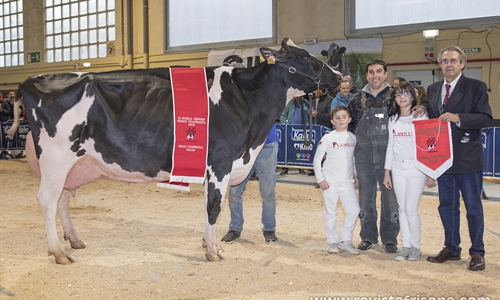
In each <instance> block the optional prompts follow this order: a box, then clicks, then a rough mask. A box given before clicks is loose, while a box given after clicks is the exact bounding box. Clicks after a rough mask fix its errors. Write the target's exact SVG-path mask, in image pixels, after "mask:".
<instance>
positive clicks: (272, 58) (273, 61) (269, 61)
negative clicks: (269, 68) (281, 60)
mask: <svg viewBox="0 0 500 300" xmlns="http://www.w3.org/2000/svg"><path fill="white" fill-rule="evenodd" d="M275 63H276V59H275V58H274V56H273V55H270V56H269V57H268V58H267V64H268V65H274V64H275Z"/></svg>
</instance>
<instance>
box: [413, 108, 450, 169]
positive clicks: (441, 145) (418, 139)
mask: <svg viewBox="0 0 500 300" xmlns="http://www.w3.org/2000/svg"><path fill="white" fill-rule="evenodd" d="M413 130H414V134H413V140H414V142H415V166H416V168H417V169H418V170H420V171H421V172H422V173H424V174H426V175H427V176H429V177H431V178H433V179H436V178H438V177H439V176H441V175H442V174H443V173H444V172H446V170H448V169H449V168H450V167H451V165H452V164H453V144H452V140H451V127H450V123H449V122H441V121H439V119H437V118H436V119H429V120H416V121H413Z"/></svg>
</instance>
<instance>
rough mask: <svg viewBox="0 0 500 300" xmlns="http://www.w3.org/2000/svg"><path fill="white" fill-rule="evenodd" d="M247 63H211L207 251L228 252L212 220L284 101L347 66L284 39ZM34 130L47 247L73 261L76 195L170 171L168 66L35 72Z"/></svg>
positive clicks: (27, 98)
mask: <svg viewBox="0 0 500 300" xmlns="http://www.w3.org/2000/svg"><path fill="white" fill-rule="evenodd" d="M260 52H261V54H262V55H263V57H264V58H265V62H263V63H261V64H259V65H257V66H255V67H253V68H250V69H238V68H231V67H210V68H206V69H205V73H206V78H207V81H209V80H210V81H213V84H212V85H211V86H210V88H209V98H210V100H209V101H210V103H209V105H210V108H209V109H210V123H209V142H208V158H207V171H206V177H205V183H204V190H205V206H206V211H207V216H206V223H205V232H204V241H205V245H206V257H207V259H208V260H209V261H218V260H220V259H221V257H220V256H219V253H218V247H217V245H216V236H215V223H216V221H217V217H218V215H219V213H220V211H221V205H222V202H223V199H224V196H225V193H226V189H227V186H228V185H236V184H238V183H240V182H242V181H243V180H244V179H245V177H246V176H247V174H248V173H249V171H250V169H251V168H252V165H253V163H254V161H255V158H256V156H257V155H258V153H259V151H260V150H261V148H262V146H263V144H264V142H265V140H266V137H267V135H268V132H269V130H270V128H271V126H273V124H274V122H275V121H276V119H277V118H278V116H279V115H280V114H281V112H282V111H283V109H284V108H285V105H286V103H287V101H289V100H290V99H292V98H293V97H294V96H297V95H302V94H304V93H305V91H312V90H316V89H321V88H333V87H336V86H337V85H338V84H339V81H340V80H341V74H340V73H339V72H336V71H334V70H333V69H331V68H330V67H328V66H327V65H326V64H324V63H322V62H321V61H320V60H319V59H317V58H315V57H314V56H311V55H310V54H309V53H308V52H307V51H305V50H303V49H300V48H298V47H296V46H295V45H294V44H293V42H291V40H288V39H286V38H285V39H284V40H283V42H282V48H281V49H280V50H279V51H275V50H272V49H269V48H261V49H260ZM21 96H22V99H23V101H24V105H25V108H26V111H27V116H28V121H29V126H30V128H31V136H30V137H28V141H27V145H26V154H27V159H28V163H29V165H30V167H31V169H32V170H33V171H34V173H35V174H36V175H37V176H38V177H39V178H40V188H39V190H38V193H37V198H38V202H39V204H40V207H41V211H42V214H43V218H44V221H45V229H46V233H47V238H48V247H49V255H51V254H52V255H54V256H55V260H56V262H57V263H60V264H70V263H72V262H73V259H72V258H70V257H69V256H68V255H67V254H66V253H65V252H64V250H63V248H62V247H61V244H60V241H59V238H58V235H57V231H56V214H57V213H58V214H59V217H60V219H61V222H62V225H63V229H64V238H65V239H66V240H68V239H69V241H70V243H71V247H73V248H75V249H82V248H85V244H84V243H83V242H82V241H81V240H80V238H79V237H78V235H77V233H76V231H75V228H74V226H73V223H72V221H71V217H70V213H69V201H70V196H71V195H72V196H73V197H74V196H75V192H76V189H77V188H79V187H80V186H83V185H85V184H89V183H91V182H94V181H96V180H97V179H113V180H118V181H124V182H158V181H164V180H167V179H168V178H169V176H170V171H171V170H172V151H173V134H174V132H173V126H174V120H173V111H172V108H173V102H172V89H171V83H170V75H169V69H168V68H159V69H145V70H122V71H111V72H103V73H67V74H57V75H40V76H34V77H30V78H28V79H27V80H26V81H25V82H23V83H22V84H21V85H20V86H19V93H18V98H20V97H21Z"/></svg>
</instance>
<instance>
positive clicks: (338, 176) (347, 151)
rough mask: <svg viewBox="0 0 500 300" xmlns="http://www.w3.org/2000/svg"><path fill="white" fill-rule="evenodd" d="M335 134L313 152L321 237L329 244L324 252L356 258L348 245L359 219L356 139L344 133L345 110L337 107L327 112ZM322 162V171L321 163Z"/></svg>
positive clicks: (343, 107) (347, 121) (354, 249)
mask: <svg viewBox="0 0 500 300" xmlns="http://www.w3.org/2000/svg"><path fill="white" fill-rule="evenodd" d="M330 116H331V120H330V122H332V124H333V125H334V126H335V130H333V131H331V132H330V133H328V134H327V135H325V136H323V138H322V139H321V141H320V142H319V144H318V147H317V149H316V154H315V156H314V161H313V166H314V174H316V180H317V182H318V184H319V188H320V189H321V191H322V194H323V200H324V204H325V205H324V207H325V211H324V217H325V233H326V239H327V242H328V244H329V248H328V252H329V253H336V252H338V249H340V250H343V251H346V252H349V253H351V254H359V251H358V250H357V249H356V248H355V247H354V245H353V244H352V232H353V230H354V226H355V225H356V220H357V218H358V215H359V201H358V197H357V195H356V188H357V187H358V176H357V174H356V171H355V167H354V147H355V146H356V137H355V136H354V134H352V133H351V132H349V131H348V130H347V126H348V125H349V123H350V122H351V116H350V112H349V109H348V108H347V107H345V106H337V107H335V108H334V109H332V111H331V112H330ZM323 158H324V162H323V169H322V168H321V162H322V160H323ZM339 198H340V201H341V202H342V206H343V207H344V211H345V218H344V224H343V225H342V231H341V236H340V241H339V235H338V232H337V201H338V199H339Z"/></svg>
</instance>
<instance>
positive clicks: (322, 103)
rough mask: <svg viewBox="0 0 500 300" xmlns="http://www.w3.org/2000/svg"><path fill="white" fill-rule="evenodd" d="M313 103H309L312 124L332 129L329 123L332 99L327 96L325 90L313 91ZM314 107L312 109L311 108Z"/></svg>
mask: <svg viewBox="0 0 500 300" xmlns="http://www.w3.org/2000/svg"><path fill="white" fill-rule="evenodd" d="M313 94H314V95H313V97H314V100H313V103H311V109H310V112H311V116H312V117H313V122H314V123H313V124H317V125H321V126H325V127H328V128H330V129H331V128H332V123H331V122H330V106H331V103H332V100H333V97H332V96H330V95H328V93H327V92H326V90H315V91H314V92H313ZM313 105H314V107H313Z"/></svg>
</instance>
